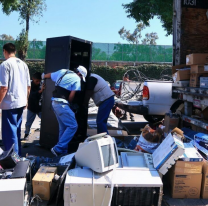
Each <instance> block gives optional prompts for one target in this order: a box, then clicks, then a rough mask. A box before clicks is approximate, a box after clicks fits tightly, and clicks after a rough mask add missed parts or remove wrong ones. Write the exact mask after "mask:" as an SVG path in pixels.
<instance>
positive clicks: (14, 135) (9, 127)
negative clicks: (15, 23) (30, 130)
mask: <svg viewBox="0 0 208 206" xmlns="http://www.w3.org/2000/svg"><path fill="white" fill-rule="evenodd" d="M23 109H24V107H21V108H17V109H9V110H2V140H3V144H4V147H5V150H9V149H10V148H11V146H12V145H13V144H14V151H15V152H16V153H17V154H19V155H20V156H21V141H20V137H21V124H22V113H23Z"/></svg>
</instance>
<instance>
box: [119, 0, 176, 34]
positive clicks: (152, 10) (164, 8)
mask: <svg viewBox="0 0 208 206" xmlns="http://www.w3.org/2000/svg"><path fill="white" fill-rule="evenodd" d="M123 7H124V9H125V10H126V13H127V14H128V17H131V18H134V19H135V20H136V22H140V21H142V22H144V25H146V26H149V20H150V19H153V18H154V16H157V18H158V19H160V20H161V23H162V26H163V28H164V29H165V30H166V31H167V35H170V34H172V31H173V29H172V17H173V0H163V1H161V0H148V1H147V0H134V1H132V2H130V3H129V4H123Z"/></svg>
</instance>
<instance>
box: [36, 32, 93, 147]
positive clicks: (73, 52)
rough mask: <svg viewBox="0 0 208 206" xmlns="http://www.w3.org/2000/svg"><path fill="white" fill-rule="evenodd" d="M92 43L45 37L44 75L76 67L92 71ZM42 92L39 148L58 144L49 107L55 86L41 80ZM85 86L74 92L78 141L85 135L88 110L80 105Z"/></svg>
mask: <svg viewBox="0 0 208 206" xmlns="http://www.w3.org/2000/svg"><path fill="white" fill-rule="evenodd" d="M91 55H92V42H90V41H86V40H82V39H78V38H75V37H72V36H64V37H55V38H48V39H47V40H46V56H45V71H44V73H45V74H47V73H52V72H56V71H58V70H60V69H70V70H74V69H75V68H77V67H78V66H79V65H82V66H84V67H85V68H86V69H87V70H88V75H87V78H86V81H87V79H88V76H89V74H90V70H91ZM44 82H45V90H44V92H43V101H42V117H41V131H40V142H39V143H40V145H41V146H45V147H47V148H51V147H53V146H54V145H56V143H57V142H58V135H59V128H58V122H57V120H56V116H55V114H54V112H53V108H52V105H51V97H52V92H53V91H54V89H55V83H54V82H53V81H52V80H51V79H46V80H44ZM85 86H86V83H84V82H83V83H82V90H81V91H79V92H76V95H75V99H74V101H75V102H76V103H77V104H78V106H79V110H78V112H77V113H76V119H77V123H78V130H77V133H76V135H77V136H79V138H80V137H81V140H80V141H82V139H84V138H85V137H86V133H87V114H88V111H87V109H86V108H84V107H83V106H82V103H83V99H84V94H85Z"/></svg>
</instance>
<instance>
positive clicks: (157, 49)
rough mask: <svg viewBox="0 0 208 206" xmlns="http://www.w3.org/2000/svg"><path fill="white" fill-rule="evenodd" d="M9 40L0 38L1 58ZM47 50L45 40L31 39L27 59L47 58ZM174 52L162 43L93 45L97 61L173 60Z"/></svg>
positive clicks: (93, 52) (94, 56)
mask: <svg viewBox="0 0 208 206" xmlns="http://www.w3.org/2000/svg"><path fill="white" fill-rule="evenodd" d="M7 42H8V41H2V40H0V58H4V57H3V49H2V47H3V45H4V44H5V43H7ZM10 42H11V41H10ZM45 51H46V42H45V41H30V42H29V48H28V53H27V59H45ZM172 53H173V52H172V46H162V45H141V44H139V45H134V44H108V43H93V46H92V60H96V61H127V62H128V61H133V62H134V61H135V62H172Z"/></svg>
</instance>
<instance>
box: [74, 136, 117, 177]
mask: <svg viewBox="0 0 208 206" xmlns="http://www.w3.org/2000/svg"><path fill="white" fill-rule="evenodd" d="M75 159H76V162H77V165H78V166H82V167H89V168H90V169H92V170H93V171H95V172H98V173H102V172H106V171H109V170H112V169H114V168H115V167H118V151H117V146H116V143H115V140H114V138H112V137H111V136H109V135H107V133H101V134H98V135H94V136H91V137H89V138H87V139H86V140H85V142H84V143H80V144H79V148H78V150H77V152H76V153H75Z"/></svg>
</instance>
